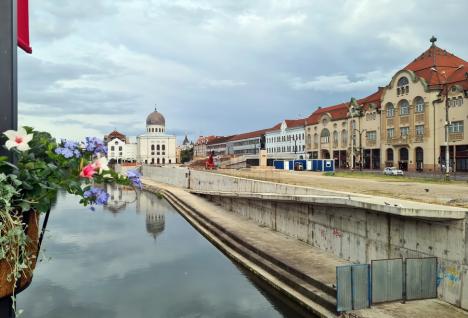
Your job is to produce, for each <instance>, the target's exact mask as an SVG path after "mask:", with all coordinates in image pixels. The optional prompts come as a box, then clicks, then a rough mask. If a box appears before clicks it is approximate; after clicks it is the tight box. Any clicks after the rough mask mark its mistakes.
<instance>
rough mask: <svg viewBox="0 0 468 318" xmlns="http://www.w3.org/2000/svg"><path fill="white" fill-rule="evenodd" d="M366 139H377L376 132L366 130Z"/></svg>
mask: <svg viewBox="0 0 468 318" xmlns="http://www.w3.org/2000/svg"><path fill="white" fill-rule="evenodd" d="M367 140H369V141H375V140H377V132H376V131H375V130H374V131H368V132H367Z"/></svg>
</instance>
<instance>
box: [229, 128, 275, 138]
mask: <svg viewBox="0 0 468 318" xmlns="http://www.w3.org/2000/svg"><path fill="white" fill-rule="evenodd" d="M267 130H268V129H260V130H255V131H251V132H246V133H242V134H238V135H234V136H233V137H232V139H231V140H230V141H235V140H243V139H250V138H256V137H260V136H261V135H263V134H265V132H266V131H267Z"/></svg>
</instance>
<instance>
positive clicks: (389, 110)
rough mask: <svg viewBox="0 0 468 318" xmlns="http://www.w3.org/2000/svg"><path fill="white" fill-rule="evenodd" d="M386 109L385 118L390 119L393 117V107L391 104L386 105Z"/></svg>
mask: <svg viewBox="0 0 468 318" xmlns="http://www.w3.org/2000/svg"><path fill="white" fill-rule="evenodd" d="M386 109H387V118H391V117H393V116H395V107H394V106H393V104H392V103H388V104H387V107H386Z"/></svg>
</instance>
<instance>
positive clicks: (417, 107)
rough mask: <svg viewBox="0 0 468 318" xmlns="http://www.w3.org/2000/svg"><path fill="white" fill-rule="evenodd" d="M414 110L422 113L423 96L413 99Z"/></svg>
mask: <svg viewBox="0 0 468 318" xmlns="http://www.w3.org/2000/svg"><path fill="white" fill-rule="evenodd" d="M414 105H415V112H416V113H424V98H422V97H421V96H418V97H416V98H415V99H414Z"/></svg>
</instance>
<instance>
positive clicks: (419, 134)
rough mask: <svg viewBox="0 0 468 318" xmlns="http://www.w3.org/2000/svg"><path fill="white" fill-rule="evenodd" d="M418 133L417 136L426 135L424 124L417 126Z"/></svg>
mask: <svg viewBox="0 0 468 318" xmlns="http://www.w3.org/2000/svg"><path fill="white" fill-rule="evenodd" d="M416 135H417V136H422V135H424V125H417V126H416Z"/></svg>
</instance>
